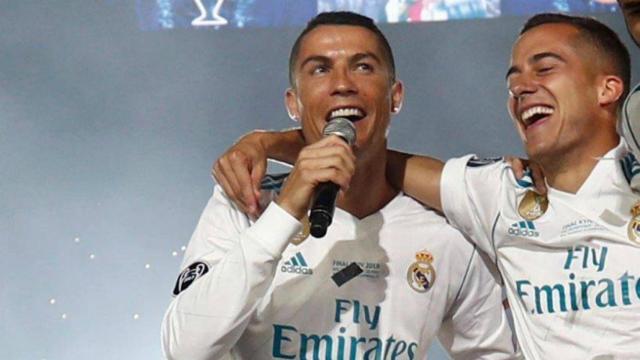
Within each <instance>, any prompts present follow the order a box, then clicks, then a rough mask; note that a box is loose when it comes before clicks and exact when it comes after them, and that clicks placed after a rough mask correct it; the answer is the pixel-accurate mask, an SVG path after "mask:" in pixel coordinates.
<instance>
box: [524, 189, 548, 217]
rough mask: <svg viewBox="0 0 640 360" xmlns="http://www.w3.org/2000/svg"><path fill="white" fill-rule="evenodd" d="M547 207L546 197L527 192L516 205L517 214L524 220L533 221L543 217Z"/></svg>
mask: <svg viewBox="0 0 640 360" xmlns="http://www.w3.org/2000/svg"><path fill="white" fill-rule="evenodd" d="M548 207H549V199H547V197H546V196H544V195H540V194H538V193H537V192H535V191H531V190H529V191H527V193H526V194H525V195H524V197H523V198H522V201H520V205H518V214H520V216H522V218H524V219H525V220H529V221H533V220H536V219H537V218H539V217H540V216H542V215H544V213H545V212H547V208H548Z"/></svg>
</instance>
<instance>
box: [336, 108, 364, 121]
mask: <svg viewBox="0 0 640 360" xmlns="http://www.w3.org/2000/svg"><path fill="white" fill-rule="evenodd" d="M365 116H367V114H366V113H365V112H364V110H362V109H360V108H357V107H344V108H338V109H335V110H332V111H331V112H330V113H329V115H328V117H327V121H330V120H333V119H335V118H345V119H347V120H349V121H351V122H357V121H358V120H361V119H363V118H364V117H365Z"/></svg>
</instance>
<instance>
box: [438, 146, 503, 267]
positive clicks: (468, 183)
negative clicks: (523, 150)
mask: <svg viewBox="0 0 640 360" xmlns="http://www.w3.org/2000/svg"><path fill="white" fill-rule="evenodd" d="M505 172H508V173H509V174H511V173H512V172H511V168H510V167H509V166H508V164H507V163H506V162H504V161H501V160H500V159H486V160H482V159H477V158H475V157H474V156H473V155H468V156H465V157H461V158H456V159H451V160H449V161H447V162H446V164H445V166H444V169H443V171H442V179H441V181H440V197H441V199H442V209H443V212H444V214H445V217H446V218H447V220H449V222H450V223H451V225H453V227H455V228H457V229H458V230H460V231H461V232H462V233H464V234H466V235H467V236H468V237H469V238H470V239H471V240H472V241H473V242H474V243H475V244H476V245H477V246H478V247H479V248H480V250H482V251H484V252H485V253H487V254H488V255H489V256H490V257H491V259H492V260H493V261H494V262H495V260H496V251H495V249H496V244H495V243H494V239H492V236H491V234H492V228H493V226H494V225H495V221H496V218H497V215H498V212H499V209H500V206H501V202H502V201H504V199H501V193H502V192H501V188H502V186H503V176H505Z"/></svg>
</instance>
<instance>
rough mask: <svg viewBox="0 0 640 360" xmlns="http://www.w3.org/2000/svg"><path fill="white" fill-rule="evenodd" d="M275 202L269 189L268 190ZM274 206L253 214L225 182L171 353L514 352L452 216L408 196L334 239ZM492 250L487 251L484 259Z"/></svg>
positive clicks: (340, 214)
mask: <svg viewBox="0 0 640 360" xmlns="http://www.w3.org/2000/svg"><path fill="white" fill-rule="evenodd" d="M267 198H269V196H267ZM299 230H300V223H299V222H298V221H297V220H296V219H294V218H293V217H291V216H290V215H289V214H288V213H287V212H285V211H284V210H282V209H281V208H280V207H279V206H278V205H277V204H275V203H271V204H270V205H269V206H268V207H267V209H266V210H265V212H264V213H263V214H262V215H261V216H260V218H259V219H258V220H257V221H256V222H255V223H253V222H251V221H249V219H247V218H246V217H245V215H243V214H242V213H241V212H240V211H238V210H237V209H236V208H234V206H233V205H232V204H231V202H230V200H229V199H228V198H227V197H226V196H225V195H224V193H223V192H222V191H221V190H220V189H219V188H216V190H215V191H214V194H213V197H212V198H211V200H210V201H209V203H208V204H207V207H206V209H205V210H204V213H203V214H202V217H201V219H200V221H199V224H198V226H197V228H196V230H195V233H194V234H193V237H192V238H191V242H190V243H189V246H188V249H187V251H186V253H185V258H184V261H183V269H185V270H184V271H183V272H182V273H181V274H180V276H179V279H178V282H177V284H176V287H175V289H174V294H175V298H174V299H173V301H172V302H171V304H170V306H169V309H168V310H167V313H166V315H165V318H164V321H163V325H162V342H163V348H164V351H165V355H166V356H167V357H168V358H170V359H190V360H197V359H220V358H222V357H224V356H228V355H226V354H228V353H229V352H230V353H231V355H232V358H236V359H274V358H276V359H277V358H281V359H294V358H295V359H345V360H346V359H424V358H426V353H427V350H428V349H429V347H430V346H431V344H432V342H433V340H434V339H435V338H436V336H439V339H440V341H441V343H442V344H443V346H444V347H445V348H446V349H448V350H449V351H450V352H451V354H452V355H453V356H454V357H455V358H459V359H511V358H514V347H513V342H512V335H511V331H510V328H509V325H508V323H507V320H506V317H505V314H504V311H503V307H502V304H501V290H500V288H499V286H498V284H497V281H496V277H495V276H496V273H495V272H494V273H491V271H490V269H489V267H488V266H487V264H489V265H491V266H493V264H491V261H490V260H488V259H486V258H483V257H481V256H480V255H479V252H478V251H476V250H475V247H474V246H473V245H472V244H471V243H470V242H468V241H467V240H466V239H465V238H464V237H463V236H462V235H461V234H460V233H459V232H458V231H456V230H454V229H453V228H452V227H451V226H449V225H448V224H447V223H446V221H445V220H444V218H442V217H441V216H439V215H437V214H436V213H434V212H433V211H430V210H427V209H425V208H424V207H423V206H422V205H420V204H419V203H417V202H416V201H414V200H413V199H411V198H409V197H407V196H405V195H398V196H397V197H395V198H394V199H393V200H392V201H391V202H390V203H389V204H387V205H386V206H385V207H384V208H383V209H382V210H380V211H379V212H377V213H375V214H373V215H371V216H368V217H366V218H364V219H357V218H355V217H354V216H352V215H350V214H349V213H347V212H344V211H342V210H341V209H336V212H335V216H334V218H333V224H332V225H331V226H330V227H329V229H328V233H327V235H326V236H325V237H324V238H321V239H316V238H313V237H308V238H306V239H304V240H303V241H302V242H298V241H295V242H290V239H291V238H292V237H294V236H296V234H297V233H298V231H299ZM483 256H484V255H483Z"/></svg>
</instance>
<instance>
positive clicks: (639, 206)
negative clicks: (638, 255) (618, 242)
mask: <svg viewBox="0 0 640 360" xmlns="http://www.w3.org/2000/svg"><path fill="white" fill-rule="evenodd" d="M631 216H632V218H631V220H629V227H628V228H627V234H628V235H629V240H631V241H633V242H635V243H636V244H640V201H638V202H636V203H635V205H633V206H632V207H631Z"/></svg>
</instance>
